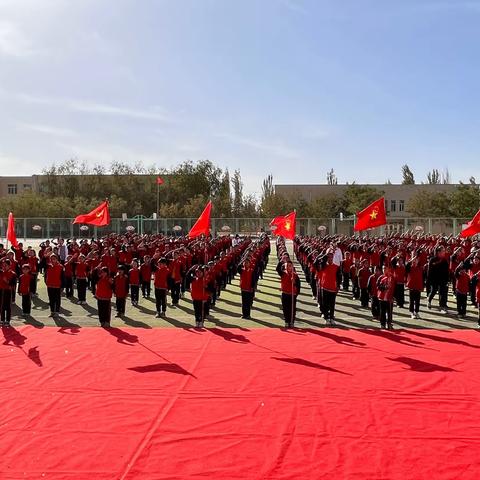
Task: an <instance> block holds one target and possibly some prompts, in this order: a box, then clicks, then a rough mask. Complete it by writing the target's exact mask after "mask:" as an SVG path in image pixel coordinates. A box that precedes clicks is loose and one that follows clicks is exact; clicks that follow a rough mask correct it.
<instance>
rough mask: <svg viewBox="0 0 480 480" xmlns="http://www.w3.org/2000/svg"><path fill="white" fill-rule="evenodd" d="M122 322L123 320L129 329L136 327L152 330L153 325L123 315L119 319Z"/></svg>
mask: <svg viewBox="0 0 480 480" xmlns="http://www.w3.org/2000/svg"><path fill="white" fill-rule="evenodd" d="M119 318H120V320H123V321H124V322H125V324H126V325H128V326H129V327H135V328H152V327H151V325H149V324H148V323H144V322H141V321H140V320H134V319H133V318H130V317H126V316H125V315H122V316H121V317H119Z"/></svg>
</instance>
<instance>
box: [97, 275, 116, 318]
mask: <svg viewBox="0 0 480 480" xmlns="http://www.w3.org/2000/svg"><path fill="white" fill-rule="evenodd" d="M112 287H113V279H112V277H111V276H110V272H109V270H108V267H102V268H101V269H100V271H99V278H98V283H97V290H96V293H95V296H96V298H97V310H98V320H99V322H100V325H101V326H102V327H109V326H110V319H111V315H112V304H111V301H112V294H113V289H112Z"/></svg>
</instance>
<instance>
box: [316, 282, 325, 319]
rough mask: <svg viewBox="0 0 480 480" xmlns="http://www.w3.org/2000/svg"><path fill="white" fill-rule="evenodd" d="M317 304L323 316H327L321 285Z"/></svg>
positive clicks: (318, 289)
mask: <svg viewBox="0 0 480 480" xmlns="http://www.w3.org/2000/svg"><path fill="white" fill-rule="evenodd" d="M317 304H318V309H319V310H320V313H321V314H322V315H325V308H324V306H323V291H322V289H321V288H320V284H319V285H318V286H317Z"/></svg>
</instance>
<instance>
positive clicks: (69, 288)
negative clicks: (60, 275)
mask: <svg viewBox="0 0 480 480" xmlns="http://www.w3.org/2000/svg"><path fill="white" fill-rule="evenodd" d="M65 296H66V297H67V298H70V297H73V278H72V277H65Z"/></svg>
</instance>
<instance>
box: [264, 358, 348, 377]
mask: <svg viewBox="0 0 480 480" xmlns="http://www.w3.org/2000/svg"><path fill="white" fill-rule="evenodd" d="M271 358H272V359H273V360H278V361H279V362H285V363H293V364H295V365H302V366H303V367H310V368H317V369H318V370H326V371H328V372H333V373H340V374H342V375H350V376H351V375H352V374H351V373H347V372H342V371H341V370H337V369H336V368H333V367H328V366H326V365H322V364H321V363H315V362H311V361H310V360H305V359H304V358H294V357H291V358H279V357H271Z"/></svg>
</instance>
